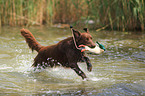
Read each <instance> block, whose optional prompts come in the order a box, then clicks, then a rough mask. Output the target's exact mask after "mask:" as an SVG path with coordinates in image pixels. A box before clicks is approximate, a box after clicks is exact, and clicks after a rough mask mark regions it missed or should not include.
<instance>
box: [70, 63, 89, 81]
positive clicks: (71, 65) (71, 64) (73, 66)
mask: <svg viewBox="0 0 145 96" xmlns="http://www.w3.org/2000/svg"><path fill="white" fill-rule="evenodd" d="M69 65H70V68H71V69H73V70H74V71H75V72H76V73H77V74H78V75H79V76H81V77H82V79H85V78H87V77H86V75H85V73H84V72H83V71H82V70H81V69H80V68H79V67H78V65H77V63H70V64H69Z"/></svg>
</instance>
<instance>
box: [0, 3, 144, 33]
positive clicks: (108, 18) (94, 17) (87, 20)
mask: <svg viewBox="0 0 145 96" xmlns="http://www.w3.org/2000/svg"><path fill="white" fill-rule="evenodd" d="M144 21H145V1H144V0H0V26H5V25H10V26H18V25H19V26H30V25H40V26H41V25H45V24H46V25H53V24H57V23H61V24H73V25H76V26H86V27H90V28H92V29H98V28H99V29H100V30H101V29H112V30H122V31H126V30H142V31H144V27H145V25H144V24H145V22H144Z"/></svg>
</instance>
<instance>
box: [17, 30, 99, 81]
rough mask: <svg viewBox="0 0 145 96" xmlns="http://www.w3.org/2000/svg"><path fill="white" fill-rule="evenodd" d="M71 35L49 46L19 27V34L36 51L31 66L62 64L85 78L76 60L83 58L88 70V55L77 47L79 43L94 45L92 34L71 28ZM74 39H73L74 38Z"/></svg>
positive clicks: (90, 66) (89, 69)
mask: <svg viewBox="0 0 145 96" xmlns="http://www.w3.org/2000/svg"><path fill="white" fill-rule="evenodd" d="M71 30H72V33H73V37H68V38H66V39H64V40H61V41H60V42H58V43H57V44H54V45H50V46H42V45H40V44H39V43H38V42H37V41H36V39H35V38H34V36H33V35H32V33H31V32H30V31H29V30H27V29H24V28H23V29H21V30H20V31H21V35H22V36H23V37H24V38H25V40H26V42H27V43H28V46H29V47H30V48H31V49H32V51H33V50H36V51H37V52H38V54H37V56H36V57H35V59H34V63H33V65H32V66H33V67H37V66H43V67H44V68H45V67H48V66H50V67H54V66H57V65H60V64H61V65H62V66H63V67H69V68H71V69H73V70H74V71H75V72H76V73H77V74H78V75H79V76H81V77H82V79H85V78H87V77H86V75H85V73H84V72H83V71H82V70H81V69H80V68H79V66H78V64H77V62H79V61H80V60H84V61H85V62H86V64H87V69H88V71H91V70H92V65H91V62H90V60H89V58H88V57H86V56H85V54H84V52H81V50H79V49H77V48H76V47H77V46H79V45H86V46H89V47H90V48H94V47H95V46H96V45H95V43H94V42H93V41H92V36H91V35H90V33H89V30H88V29H87V28H85V29H84V30H85V31H86V32H84V33H81V32H80V31H78V30H76V29H74V28H71ZM74 39H75V40H74Z"/></svg>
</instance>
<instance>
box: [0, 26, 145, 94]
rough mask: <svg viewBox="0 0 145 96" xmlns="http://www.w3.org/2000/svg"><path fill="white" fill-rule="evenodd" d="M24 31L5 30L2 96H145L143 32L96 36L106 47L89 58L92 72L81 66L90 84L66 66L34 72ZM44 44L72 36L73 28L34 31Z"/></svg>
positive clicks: (0, 52)
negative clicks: (102, 51)
mask: <svg viewBox="0 0 145 96" xmlns="http://www.w3.org/2000/svg"><path fill="white" fill-rule="evenodd" d="M20 29H21V28H19V27H14V28H11V27H3V28H1V30H0V95H11V96H20V95H27V96H29V95H34V96H35V95H43V96H46V95H63V96H67V95H82V96H89V95H95V96H96V95H97V96H132V95H133V96H144V95H145V34H144V33H140V32H116V31H114V32H110V31H103V32H95V31H91V34H92V35H93V37H94V39H93V40H94V42H95V41H99V42H100V43H101V44H103V45H105V47H106V49H107V50H106V52H104V53H103V54H100V55H94V54H87V55H88V56H89V58H90V59H91V62H92V65H93V70H92V72H88V71H87V69H86V64H85V63H79V66H80V68H81V69H82V70H83V71H84V72H85V73H86V75H87V77H88V78H89V80H88V81H83V80H82V79H81V77H79V76H77V75H76V73H75V72H74V71H73V70H71V69H65V68H63V67H57V68H47V69H45V70H37V71H36V72H34V71H33V68H31V65H32V63H33V58H34V57H35V56H36V54H37V53H36V52H35V51H34V52H33V53H32V51H31V50H30V49H29V48H28V46H27V44H26V43H25V40H24V38H23V37H22V36H21V35H20V31H19V30H20ZM29 30H30V31H31V32H32V33H33V34H34V36H35V37H36V39H37V40H38V42H40V44H42V45H51V44H55V43H57V42H58V41H60V40H62V39H64V38H66V37H69V36H71V31H70V30H69V29H57V28H46V27H41V28H40V27H31V28H29Z"/></svg>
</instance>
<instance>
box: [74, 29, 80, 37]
mask: <svg viewBox="0 0 145 96" xmlns="http://www.w3.org/2000/svg"><path fill="white" fill-rule="evenodd" d="M72 31H73V35H74V37H75V39H78V38H80V36H81V32H79V31H77V30H76V29H72Z"/></svg>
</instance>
